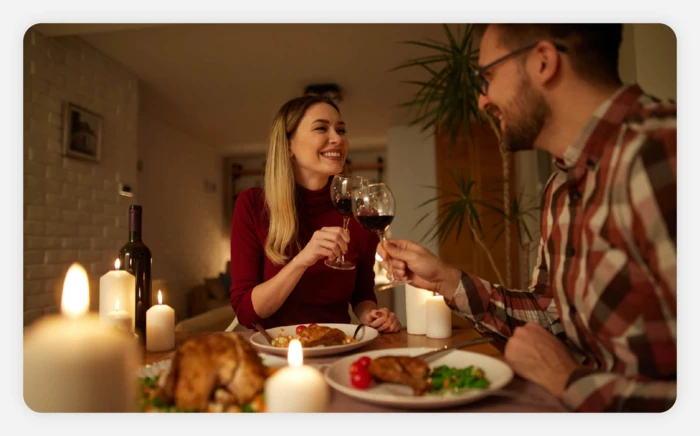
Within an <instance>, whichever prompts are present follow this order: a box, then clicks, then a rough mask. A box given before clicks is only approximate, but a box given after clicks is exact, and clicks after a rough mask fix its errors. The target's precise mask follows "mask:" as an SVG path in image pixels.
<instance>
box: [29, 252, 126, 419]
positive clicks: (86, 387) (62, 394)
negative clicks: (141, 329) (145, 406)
mask: <svg viewBox="0 0 700 436" xmlns="http://www.w3.org/2000/svg"><path fill="white" fill-rule="evenodd" d="M89 300H90V295H89V285H88V278H87V273H86V272H85V269H84V268H83V267H82V266H81V265H79V264H77V263H74V264H73V265H71V267H70V269H69V270H68V273H67V274H66V278H65V281H64V284H63V295H62V297H61V314H60V315H49V316H46V317H44V318H42V319H40V320H38V321H37V322H36V323H34V324H32V325H30V326H29V327H27V329H26V331H25V334H24V362H23V365H24V374H23V375H24V401H25V403H26V404H27V406H28V407H29V408H30V409H32V410H34V411H35V412H70V413H83V412H136V411H137V404H138V402H137V399H138V394H137V392H136V383H134V380H135V373H136V370H137V368H138V347H137V344H136V342H135V341H134V340H133V338H129V337H128V335H124V334H123V333H122V332H119V331H117V330H115V329H113V328H109V327H107V326H105V325H104V323H102V322H100V320H99V316H98V315H97V314H94V313H93V314H89V313H88V307H89Z"/></svg>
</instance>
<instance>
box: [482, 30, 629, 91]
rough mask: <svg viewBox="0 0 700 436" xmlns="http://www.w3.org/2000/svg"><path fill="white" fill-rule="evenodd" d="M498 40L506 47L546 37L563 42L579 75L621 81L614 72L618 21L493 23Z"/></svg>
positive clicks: (602, 81)
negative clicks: (607, 22)
mask: <svg viewBox="0 0 700 436" xmlns="http://www.w3.org/2000/svg"><path fill="white" fill-rule="evenodd" d="M495 26H497V27H498V34H499V42H500V43H501V44H502V45H503V46H504V47H506V48H508V49H510V50H516V49H518V48H520V47H522V46H524V45H527V44H530V43H533V42H537V41H540V40H548V41H550V42H552V43H558V44H562V45H564V46H566V56H568V57H569V59H570V60H571V67H572V69H573V70H574V72H575V73H576V74H578V76H579V77H581V78H582V79H583V80H586V81H588V82H592V83H595V84H615V85H619V84H621V83H622V82H621V80H620V75H619V73H618V59H619V52H620V43H621V42H622V24H496V25H495Z"/></svg>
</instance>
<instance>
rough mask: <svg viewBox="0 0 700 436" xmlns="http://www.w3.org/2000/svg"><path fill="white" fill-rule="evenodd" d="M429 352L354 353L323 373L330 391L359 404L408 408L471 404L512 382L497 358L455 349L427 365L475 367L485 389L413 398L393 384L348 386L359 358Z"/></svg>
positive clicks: (507, 369)
mask: <svg viewBox="0 0 700 436" xmlns="http://www.w3.org/2000/svg"><path fill="white" fill-rule="evenodd" d="M431 350H433V348H392V349H386V350H375V351H368V352H366V353H356V354H353V355H352V356H347V357H343V358H342V359H339V360H337V361H336V362H334V363H333V364H331V365H330V366H329V367H328V369H327V370H326V373H325V376H326V380H327V381H328V384H330V385H331V386H332V387H333V388H335V389H337V390H339V391H340V392H342V393H344V394H346V395H349V396H351V397H354V398H357V399H358V400H361V401H366V402H369V403H374V404H380V405H383V406H391V407H402V408H408V409H439V408H446V407H452V406H457V405H461V404H466V403H470V402H472V401H475V400H477V399H479V398H482V397H485V396H488V395H489V392H490V391H494V390H497V389H500V388H502V387H504V386H506V385H507V384H508V383H510V381H511V380H512V379H513V370H512V369H510V367H509V366H508V365H506V364H505V363H503V362H501V361H500V360H498V359H494V358H493V357H489V356H485V355H483V354H478V353H472V352H470V351H462V350H454V351H452V352H450V353H448V354H446V355H444V356H441V357H440V358H438V359H435V360H433V361H431V362H429V363H428V365H429V366H430V367H431V368H435V367H437V366H440V365H447V366H451V367H456V368H466V367H467V366H469V365H474V366H478V367H480V368H481V369H482V370H483V371H484V375H485V376H486V378H487V379H488V380H489V382H490V384H489V387H488V388H485V389H473V390H469V391H466V392H465V391H463V392H457V393H455V392H446V393H444V394H425V395H421V396H414V395H413V390H412V389H411V388H409V387H408V386H404V385H399V384H395V383H386V382H377V381H373V382H372V385H371V386H370V387H369V388H367V389H365V390H361V389H356V388H354V387H353V386H352V384H350V372H349V370H350V364H352V363H353V362H355V361H356V360H357V359H359V358H360V356H367V357H369V358H370V359H374V358H377V357H380V356H415V355H418V354H421V353H425V352H428V351H431Z"/></svg>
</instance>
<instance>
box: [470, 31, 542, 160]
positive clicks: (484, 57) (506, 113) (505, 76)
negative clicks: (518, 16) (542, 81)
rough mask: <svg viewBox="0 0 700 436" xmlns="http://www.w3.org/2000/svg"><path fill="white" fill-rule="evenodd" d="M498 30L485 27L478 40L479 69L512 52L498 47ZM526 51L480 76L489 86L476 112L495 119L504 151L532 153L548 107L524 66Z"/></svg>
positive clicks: (480, 99)
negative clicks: (496, 119) (485, 112)
mask: <svg viewBox="0 0 700 436" xmlns="http://www.w3.org/2000/svg"><path fill="white" fill-rule="evenodd" d="M498 32H499V29H498V27H496V26H488V27H487V28H486V31H485V32H484V36H483V38H482V39H481V46H480V49H479V66H484V65H488V64H490V63H491V62H493V61H495V60H497V59H499V58H501V57H502V56H505V55H507V54H509V53H510V52H511V50H509V49H508V48H505V47H503V46H502V45H500V44H499V39H498ZM529 53H530V51H525V52H523V53H521V54H518V55H516V56H513V57H509V58H507V59H505V60H504V61H502V62H499V63H497V64H496V65H494V66H493V67H491V68H489V69H487V70H485V71H484V72H483V74H482V75H483V77H484V79H486V80H487V81H488V83H489V85H488V90H487V95H485V96H484V95H480V97H479V108H480V109H481V110H484V111H488V112H491V113H492V114H493V115H495V116H496V117H497V118H498V120H499V122H500V128H501V133H502V137H501V147H503V149H504V150H505V151H518V150H531V149H532V148H533V147H534V144H535V140H536V139H537V137H538V136H539V134H540V132H541V131H542V127H543V125H544V121H545V118H546V117H547V115H548V114H549V106H548V105H547V102H546V101H545V100H544V97H543V96H542V94H541V93H540V92H539V91H538V90H537V89H536V88H535V87H534V86H533V84H532V81H531V80H530V77H529V76H528V73H527V71H526V68H525V64H524V63H523V60H524V57H525V56H527V55H528V54H529Z"/></svg>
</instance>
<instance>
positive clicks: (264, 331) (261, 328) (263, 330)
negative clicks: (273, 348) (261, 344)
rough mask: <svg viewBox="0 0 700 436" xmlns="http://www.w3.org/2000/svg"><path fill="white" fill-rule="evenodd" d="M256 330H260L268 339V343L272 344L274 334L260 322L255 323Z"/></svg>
mask: <svg viewBox="0 0 700 436" xmlns="http://www.w3.org/2000/svg"><path fill="white" fill-rule="evenodd" d="M255 330H257V331H259V332H260V334H261V335H263V337H264V338H265V339H266V340H267V343H268V344H270V345H272V336H270V334H269V333H268V332H267V330H265V329H264V328H263V326H261V325H260V323H259V322H256V323H255Z"/></svg>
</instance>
